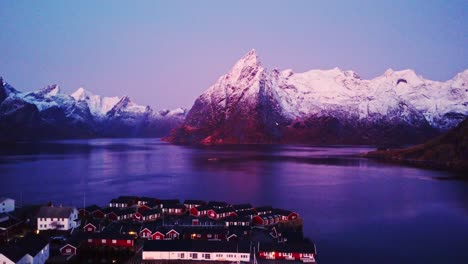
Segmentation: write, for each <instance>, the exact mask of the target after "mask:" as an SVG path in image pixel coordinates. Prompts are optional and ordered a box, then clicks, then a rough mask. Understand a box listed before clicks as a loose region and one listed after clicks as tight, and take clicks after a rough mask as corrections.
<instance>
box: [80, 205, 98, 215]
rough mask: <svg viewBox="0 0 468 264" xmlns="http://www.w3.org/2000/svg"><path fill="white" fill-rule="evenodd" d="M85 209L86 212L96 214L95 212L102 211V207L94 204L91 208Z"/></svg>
mask: <svg viewBox="0 0 468 264" xmlns="http://www.w3.org/2000/svg"><path fill="white" fill-rule="evenodd" d="M84 209H85V210H86V212H90V213H92V212H94V211H97V210H101V207H99V206H97V205H95V204H93V205H90V206H87V207H85V208H84Z"/></svg>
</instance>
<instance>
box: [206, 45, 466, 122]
mask: <svg viewBox="0 0 468 264" xmlns="http://www.w3.org/2000/svg"><path fill="white" fill-rule="evenodd" d="M262 88H263V89H269V90H270V91H271V92H272V94H273V95H274V97H275V98H274V99H275V101H276V102H277V103H278V104H279V105H280V107H281V109H282V112H283V114H284V115H286V116H287V117H289V118H290V119H295V118H305V117H307V116H310V115H319V116H320V115H324V114H326V113H328V112H330V111H335V112H336V111H344V112H346V113H347V114H348V115H349V116H352V117H353V118H357V119H360V120H362V119H370V120H372V119H378V118H382V117H390V116H391V115H393V112H394V111H395V110H396V109H399V108H401V107H403V108H406V109H403V110H404V111H403V112H402V113H400V114H401V115H403V116H404V115H405V114H409V112H408V111H417V112H418V113H420V114H422V115H423V116H424V118H425V119H426V120H427V122H429V124H430V125H431V126H433V127H436V128H441V129H448V128H451V127H454V126H456V125H457V124H458V122H460V120H450V118H447V115H450V114H455V115H463V116H468V70H465V71H463V72H461V73H459V74H457V75H456V76H455V77H454V78H452V79H451V80H448V81H446V82H439V81H432V80H427V79H424V78H423V77H422V76H420V75H417V74H416V73H415V72H414V71H413V70H409V69H408V70H401V71H394V70H392V69H388V70H387V71H385V73H384V74H383V75H381V76H378V77H376V78H373V79H371V80H364V79H361V78H360V77H359V75H358V74H356V73H355V72H353V71H343V70H341V69H339V68H334V69H330V70H310V71H307V72H303V73H294V72H293V71H292V70H284V71H278V70H276V69H275V70H272V71H268V70H267V69H265V68H264V67H262V66H261V63H260V60H259V59H258V56H257V54H256V52H255V50H251V51H250V52H249V53H247V54H246V55H245V56H244V57H243V58H242V59H240V60H239V61H238V62H237V63H236V64H235V65H234V67H233V68H232V69H231V71H230V72H229V73H228V74H225V75H223V76H221V77H220V78H219V79H218V81H217V82H216V83H215V84H214V85H213V86H211V87H210V88H209V89H208V90H207V91H206V92H205V93H204V94H203V95H201V96H200V99H201V100H205V101H207V100H208V101H210V100H211V102H212V103H217V104H221V105H223V104H226V103H227V102H228V101H229V100H232V99H233V98H239V99H241V100H249V99H248V98H250V99H252V98H254V97H255V96H257V95H258V93H259V92H260V89H262ZM224 106H225V105H224Z"/></svg>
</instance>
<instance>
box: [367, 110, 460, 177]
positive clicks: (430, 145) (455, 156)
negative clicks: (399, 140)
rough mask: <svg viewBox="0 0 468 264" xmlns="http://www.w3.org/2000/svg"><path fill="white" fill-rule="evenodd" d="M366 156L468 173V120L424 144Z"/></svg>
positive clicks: (379, 151) (374, 152)
mask: <svg viewBox="0 0 468 264" xmlns="http://www.w3.org/2000/svg"><path fill="white" fill-rule="evenodd" d="M364 156H365V157H369V158H376V159H381V160H385V161H390V162H397V163H404V164H410V165H416V166H422V167H428V168H440V169H453V170H460V171H466V172H468V119H466V120H465V121H463V122H461V123H460V124H459V125H458V126H457V127H455V128H453V129H452V130H450V131H448V132H446V133H444V134H443V135H441V136H439V137H437V138H434V139H432V140H429V141H428V142H426V143H424V144H420V145H416V146H412V147H409V148H403V149H392V150H377V151H373V152H369V153H367V154H365V155H364Z"/></svg>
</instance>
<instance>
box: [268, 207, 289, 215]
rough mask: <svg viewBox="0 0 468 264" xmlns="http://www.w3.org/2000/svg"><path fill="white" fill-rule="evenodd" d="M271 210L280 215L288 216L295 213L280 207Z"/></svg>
mask: <svg viewBox="0 0 468 264" xmlns="http://www.w3.org/2000/svg"><path fill="white" fill-rule="evenodd" d="M271 212H272V213H275V214H278V215H282V216H288V215H290V214H292V213H293V211H289V210H284V209H279V208H275V209H273V210H272V211H271Z"/></svg>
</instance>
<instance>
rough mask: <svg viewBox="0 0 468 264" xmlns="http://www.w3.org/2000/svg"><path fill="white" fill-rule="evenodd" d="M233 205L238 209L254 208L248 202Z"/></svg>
mask: <svg viewBox="0 0 468 264" xmlns="http://www.w3.org/2000/svg"><path fill="white" fill-rule="evenodd" d="M232 207H234V209H236V210H246V209H252V208H253V207H252V205H251V204H249V203H247V204H235V205H233V206H232Z"/></svg>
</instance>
